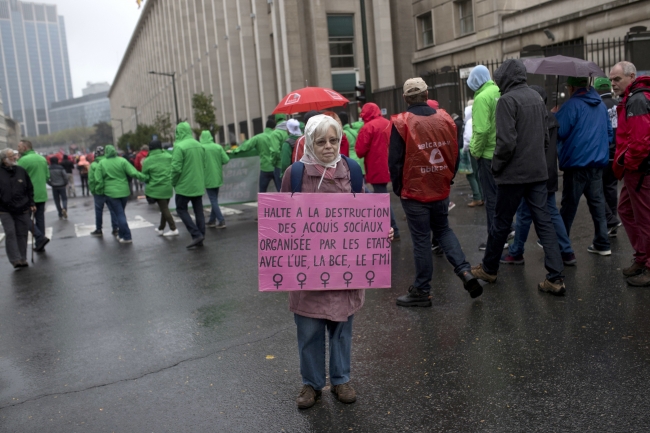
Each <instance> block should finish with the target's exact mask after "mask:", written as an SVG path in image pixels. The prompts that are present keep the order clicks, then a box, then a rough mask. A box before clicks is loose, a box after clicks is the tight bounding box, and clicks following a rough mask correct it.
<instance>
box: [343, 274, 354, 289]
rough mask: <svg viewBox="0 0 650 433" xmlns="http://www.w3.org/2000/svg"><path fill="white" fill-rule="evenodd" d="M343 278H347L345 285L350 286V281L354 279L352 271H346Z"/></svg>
mask: <svg viewBox="0 0 650 433" xmlns="http://www.w3.org/2000/svg"><path fill="white" fill-rule="evenodd" d="M343 280H345V287H350V281H352V272H346V273H344V274H343Z"/></svg>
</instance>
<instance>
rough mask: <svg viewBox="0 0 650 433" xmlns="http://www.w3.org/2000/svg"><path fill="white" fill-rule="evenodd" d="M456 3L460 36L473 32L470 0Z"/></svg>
mask: <svg viewBox="0 0 650 433" xmlns="http://www.w3.org/2000/svg"><path fill="white" fill-rule="evenodd" d="M456 4H457V5H458V19H459V24H460V36H465V35H468V34H470V33H474V6H473V5H472V0H462V1H458V2H457V3H456Z"/></svg>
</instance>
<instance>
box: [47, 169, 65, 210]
mask: <svg viewBox="0 0 650 433" xmlns="http://www.w3.org/2000/svg"><path fill="white" fill-rule="evenodd" d="M47 184H48V185H50V186H51V187H52V198H53V199H54V205H55V206H56V210H57V212H58V213H59V219H61V218H65V219H68V196H67V195H66V186H67V185H68V176H67V175H66V172H65V169H64V168H63V167H62V166H61V165H59V159H58V158H57V157H56V156H53V157H52V158H50V180H48V181H47Z"/></svg>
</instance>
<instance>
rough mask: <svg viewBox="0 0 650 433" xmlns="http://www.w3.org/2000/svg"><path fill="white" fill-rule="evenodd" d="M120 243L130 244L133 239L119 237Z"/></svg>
mask: <svg viewBox="0 0 650 433" xmlns="http://www.w3.org/2000/svg"><path fill="white" fill-rule="evenodd" d="M120 243H121V244H132V243H133V241H132V240H131V239H120Z"/></svg>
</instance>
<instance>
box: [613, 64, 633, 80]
mask: <svg viewBox="0 0 650 433" xmlns="http://www.w3.org/2000/svg"><path fill="white" fill-rule="evenodd" d="M617 66H620V67H621V69H622V70H623V75H625V76H626V77H629V76H630V75H632V74H634V75H636V66H634V63H632V62H626V61H623V62H618V63H617V64H615V65H614V67H617Z"/></svg>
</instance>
